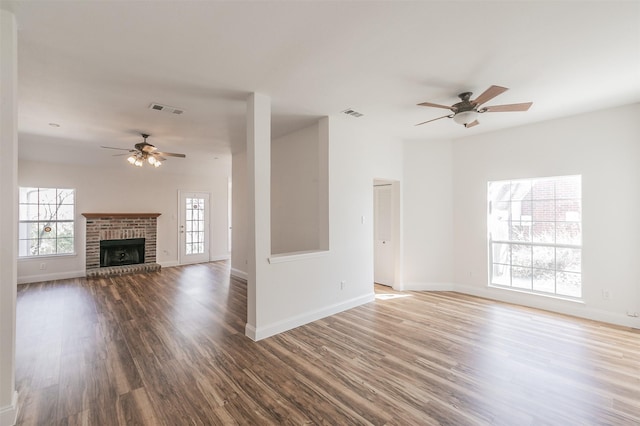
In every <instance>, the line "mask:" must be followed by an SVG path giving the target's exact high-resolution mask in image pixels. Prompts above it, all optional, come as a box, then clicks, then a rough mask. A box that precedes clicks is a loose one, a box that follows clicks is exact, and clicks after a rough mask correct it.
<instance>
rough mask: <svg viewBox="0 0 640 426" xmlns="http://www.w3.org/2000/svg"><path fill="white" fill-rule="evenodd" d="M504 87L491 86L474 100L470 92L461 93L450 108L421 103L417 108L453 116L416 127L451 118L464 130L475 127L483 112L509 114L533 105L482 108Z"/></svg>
mask: <svg viewBox="0 0 640 426" xmlns="http://www.w3.org/2000/svg"><path fill="white" fill-rule="evenodd" d="M507 90H509V89H507V88H506V87H501V86H491V87H489V88H488V89H487V90H485V91H484V92H482V94H481V95H480V96H478V97H477V98H476V99H473V100H472V99H471V95H472V94H473V93H471V92H463V93H460V94H459V95H458V97H459V98H460V102H458V103H455V104H453V105H451V106H446V105H440V104H434V103H431V102H422V103H420V104H418V106H426V107H432V108H443V109H448V110H451V111H452V112H453V114H448V115H444V116H442V117H438V118H434V119H432V120H427V121H423V122H422V123H418V124H416V126H420V125H421V124H426V123H430V122H432V121H436V120H440V119H443V118H453V121H455V122H456V123H458V124H461V125H463V126H464V127H466V128H469V127H473V126H477V125H478V124H480V122H479V121H478V120H477V118H478V115H479V114H484V113H485V112H509V111H527V110H528V109H529V108H531V105H533V102H524V103H520V104H509V105H494V106H486V107H482V106H481V105H482V104H484V103H485V102H488V101H490V100H491V99H493V98H495V97H496V96H498V95H499V94H501V93H504V92H506V91H507Z"/></svg>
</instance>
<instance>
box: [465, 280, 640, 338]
mask: <svg viewBox="0 0 640 426" xmlns="http://www.w3.org/2000/svg"><path fill="white" fill-rule="evenodd" d="M455 291H457V292H458V293H463V294H469V295H471V296H478V297H483V298H485V299H491V300H496V301H499V302H506V303H512V304H514V305H521V306H527V307H529V308H536V309H542V310H545V311H550V312H555V313H558V314H563V315H571V316H574V317H579V318H584V319H588V320H593V321H600V322H606V323H609V324H615V325H620V326H623V327H633V328H640V318H634V317H628V316H626V315H624V314H618V313H613V312H608V311H603V310H601V309H597V308H591V307H589V306H587V305H586V304H584V303H576V302H574V301H566V300H562V299H553V298H547V297H544V296H535V295H530V294H523V293H518V292H513V291H509V290H502V289H497V288H490V287H485V288H480V287H475V286H470V285H464V284H456V286H455Z"/></svg>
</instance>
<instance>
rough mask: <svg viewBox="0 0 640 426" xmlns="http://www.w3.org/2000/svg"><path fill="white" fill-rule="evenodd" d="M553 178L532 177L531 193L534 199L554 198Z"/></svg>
mask: <svg viewBox="0 0 640 426" xmlns="http://www.w3.org/2000/svg"><path fill="white" fill-rule="evenodd" d="M554 182H555V179H552V178H544V179H534V180H533V183H532V184H531V194H532V198H533V199H534V200H553V199H554V198H555V183H554Z"/></svg>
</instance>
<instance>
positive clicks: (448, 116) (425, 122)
mask: <svg viewBox="0 0 640 426" xmlns="http://www.w3.org/2000/svg"><path fill="white" fill-rule="evenodd" d="M451 117H453V115H443V116H442V117H438V118H434V119H432V120H427V121H423V122H422V123H418V124H416V126H420V125H421V124H427V123H431V122H432V121H436V120H440V119H442V118H451Z"/></svg>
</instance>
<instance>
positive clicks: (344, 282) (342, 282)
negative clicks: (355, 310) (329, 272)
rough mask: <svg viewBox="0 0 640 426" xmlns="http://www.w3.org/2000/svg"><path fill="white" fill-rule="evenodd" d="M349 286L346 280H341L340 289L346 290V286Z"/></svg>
mask: <svg viewBox="0 0 640 426" xmlns="http://www.w3.org/2000/svg"><path fill="white" fill-rule="evenodd" d="M346 286H347V282H346V281H344V280H343V281H340V290H344V288H345V287H346Z"/></svg>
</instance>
